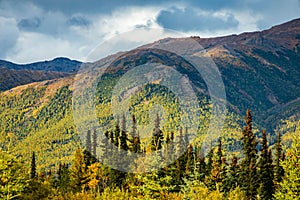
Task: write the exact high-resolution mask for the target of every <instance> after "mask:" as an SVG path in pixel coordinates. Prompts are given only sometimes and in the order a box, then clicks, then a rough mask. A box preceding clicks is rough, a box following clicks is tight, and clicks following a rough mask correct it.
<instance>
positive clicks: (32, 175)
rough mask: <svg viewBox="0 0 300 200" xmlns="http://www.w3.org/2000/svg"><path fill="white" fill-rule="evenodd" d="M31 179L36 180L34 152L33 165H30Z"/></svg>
mask: <svg viewBox="0 0 300 200" xmlns="http://www.w3.org/2000/svg"><path fill="white" fill-rule="evenodd" d="M30 178H31V179H34V178H36V163H35V152H34V151H33V152H32V155H31V165H30Z"/></svg>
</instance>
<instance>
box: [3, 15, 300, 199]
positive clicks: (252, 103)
mask: <svg viewBox="0 0 300 200" xmlns="http://www.w3.org/2000/svg"><path fill="white" fill-rule="evenodd" d="M299 35H300V20H299V19H297V20H293V21H291V22H288V23H286V24H283V25H279V26H276V27H273V28H271V29H269V30H266V31H262V32H254V33H244V34H241V35H231V36H226V37H219V38H207V39H205V38H200V37H192V40H194V41H196V42H198V43H199V44H201V45H202V46H203V48H204V49H203V51H201V53H202V54H203V55H204V56H210V57H211V58H212V59H213V61H214V62H215V63H216V65H217V66H218V68H219V70H220V73H221V78H222V80H223V81H224V86H225V90H226V98H227V99H219V100H221V101H224V102H226V108H227V112H226V113H223V114H224V115H223V116H220V119H219V118H218V119H216V120H215V121H213V122H215V123H216V124H213V123H212V121H211V120H210V118H211V117H215V116H214V115H213V114H212V109H213V108H214V109H218V108H215V107H213V106H214V105H213V103H212V99H211V97H210V96H209V91H208V86H207V85H206V83H205V81H204V79H203V77H201V74H200V73H199V72H197V71H196V70H195V68H194V67H193V65H192V64H191V63H190V62H188V61H187V60H185V59H183V58H182V57H180V56H179V55H177V54H175V53H172V52H166V51H163V50H159V49H155V48H152V49H151V48H148V49H147V47H150V46H151V45H155V44H159V43H164V44H166V45H172V44H174V43H176V42H177V41H178V40H185V39H184V38H181V39H172V38H167V39H162V40H160V41H157V42H154V43H153V44H148V45H145V46H143V47H139V48H137V49H134V50H132V51H129V52H125V53H124V54H122V56H120V57H117V59H115V60H114V62H112V63H111V65H110V66H109V67H108V68H107V70H106V71H105V73H103V74H102V77H101V80H99V81H98V82H97V84H95V91H90V90H84V91H83V92H82V93H80V95H79V97H80V98H79V101H77V100H78V99H75V98H74V93H75V90H76V87H78V85H76V84H74V81H75V82H76V78H77V79H79V78H80V75H81V74H80V70H79V68H80V65H81V63H80V62H77V61H72V60H69V59H64V58H58V59H54V60H53V61H50V62H39V63H33V64H28V65H16V64H13V63H9V62H6V61H1V62H0V64H1V65H0V67H3V68H1V69H2V71H3V74H2V76H1V75H0V78H1V79H0V80H1V82H0V84H1V85H0V90H3V91H1V93H0V198H1V199H231V200H233V199H240V200H241V199H266V200H269V199H299V198H300V193H299V188H300V185H299V181H298V180H299V177H300V163H299V160H300V159H299V157H300V149H299V144H300V135H299V134H300V121H299V108H300V101H299V98H300V85H299V81H300V78H299V77H300V72H299V67H300V66H299V60H300V56H299V50H300V49H299V47H300V37H299ZM189 39H191V38H189ZM178 48H180V47H178ZM116 55H119V54H116ZM101 61H102V60H100V61H97V62H95V63H87V64H85V65H82V66H81V67H87V66H93V67H95V68H97V67H99V65H100V64H101ZM99 63H100V64H99ZM149 63H160V64H162V65H167V66H170V68H171V69H172V70H176V71H178V72H180V73H181V74H182V75H183V76H184V77H186V78H187V79H188V80H189V84H191V86H192V88H193V89H194V90H195V95H196V97H197V98H196V100H197V105H199V107H196V108H194V107H193V110H191V113H199V115H197V117H198V118H197V120H196V121H197V123H196V124H194V125H195V127H196V128H194V129H193V128H190V127H185V126H182V124H181V117H182V107H181V104H180V98H178V97H177V96H176V93H174V91H172V90H171V89H169V88H167V87H166V86H163V85H161V84H160V83H161V81H162V80H161V79H159V78H156V77H154V78H153V77H152V81H151V83H148V84H145V85H142V86H139V87H132V88H130V87H127V86H126V85H121V86H120V87H124V88H122V89H126V90H125V91H126V92H127V91H129V92H128V94H131V95H128V94H127V93H126V92H125V94H124V96H126V95H128V96H130V98H128V113H129V114H128V113H127V115H125V114H124V113H120V115H118V116H115V115H114V113H113V112H114V111H113V109H114V108H113V107H112V105H113V101H112V99H113V98H115V96H113V92H114V89H115V87H116V86H119V85H118V83H119V81H120V80H121V81H122V77H123V76H124V75H125V74H126V72H128V71H130V70H131V69H133V68H134V67H136V66H139V65H143V64H149ZM100 67H101V66H100ZM75 72H78V74H77V76H76V75H75ZM146 75H147V74H146ZM2 77H3V78H2ZM78 77H79V78H78ZM84 80H85V79H84ZM6 81H7V82H6ZM25 83H26V84H25ZM27 83H28V84H27ZM184 83H186V82H184ZM174 84H177V83H174ZM15 86H16V87H15ZM132 91H134V92H132ZM131 92H132V93H131ZM91 93H92V94H93V97H94V99H93V102H92V105H87V106H89V108H90V107H91V108H95V110H94V112H93V114H95V116H96V120H97V123H98V124H99V126H92V125H93V124H92V125H91V126H87V127H84V128H85V131H84V132H83V133H84V134H82V129H81V128H82V127H81V124H78V123H75V122H76V120H77V119H76V117H80V118H81V121H85V120H86V121H88V120H89V117H90V116H86V115H84V114H81V115H75V114H74V112H75V109H74V105H77V104H80V105H85V101H86V99H85V95H87V94H91ZM191 104H192V103H191ZM187 106H190V105H189V104H187ZM185 117H186V118H187V119H189V117H190V118H191V116H185ZM222 117H224V119H225V122H224V126H223V127H222V128H219V127H218V122H219V121H222V119H221V118H222ZM218 120H219V121H218ZM141 127H142V128H141ZM145 127H146V128H145ZM143 128H144V129H143ZM209 128H211V129H213V130H214V131H215V133H216V134H215V135H208V134H207V130H209ZM79 130H80V131H79ZM214 131H213V132H214ZM190 138H194V139H190ZM207 138H208V139H207ZM207 144H208V145H207ZM113 149H117V152H123V155H124V158H122V159H123V160H122V159H119V157H117V155H116V154H115V153H114V151H113ZM122 150H123V151H122ZM178 152H182V154H181V155H180V157H177V155H178ZM137 155H142V156H137ZM149 155H151V157H149ZM162 155H163V156H162ZM127 158H130V159H128V160H125V159H127ZM170 160H171V161H170ZM128 162H129V163H128ZM107 163H114V164H115V165H118V164H119V165H122V164H124V163H126V164H128V165H127V166H126V167H127V168H126V170H127V171H126V170H124V171H119V170H117V169H114V168H113V167H111V166H109V165H108V164H107ZM120 168H122V167H120ZM128 171H130V172H128ZM137 171H139V172H144V173H131V172H137Z"/></svg>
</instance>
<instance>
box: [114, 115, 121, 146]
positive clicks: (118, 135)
mask: <svg viewBox="0 0 300 200" xmlns="http://www.w3.org/2000/svg"><path fill="white" fill-rule="evenodd" d="M120 132H121V130H120V125H119V118H117V121H116V125H115V134H114V136H115V140H114V145H116V147H118V148H119V138H120Z"/></svg>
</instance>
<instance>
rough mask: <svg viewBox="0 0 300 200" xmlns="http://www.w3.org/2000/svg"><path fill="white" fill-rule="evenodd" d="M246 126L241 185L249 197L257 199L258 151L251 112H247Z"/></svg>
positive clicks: (244, 130)
mask: <svg viewBox="0 0 300 200" xmlns="http://www.w3.org/2000/svg"><path fill="white" fill-rule="evenodd" d="M245 123H246V126H245V127H244V129H243V137H242V141H243V152H244V158H243V160H242V163H241V173H240V177H239V178H240V180H239V183H240V185H241V189H242V190H244V191H245V193H246V195H247V197H248V198H249V199H250V200H251V199H255V197H256V194H257V188H258V179H257V168H256V166H257V161H256V160H257V150H256V145H257V141H256V137H255V135H254V134H253V132H252V116H251V112H250V110H247V112H246V117H245Z"/></svg>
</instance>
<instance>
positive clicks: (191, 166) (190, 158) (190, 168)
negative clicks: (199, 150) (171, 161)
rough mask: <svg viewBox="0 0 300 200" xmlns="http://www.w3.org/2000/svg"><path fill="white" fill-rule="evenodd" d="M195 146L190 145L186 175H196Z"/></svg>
mask: <svg viewBox="0 0 300 200" xmlns="http://www.w3.org/2000/svg"><path fill="white" fill-rule="evenodd" d="M194 165H195V162H194V151H193V145H192V144H190V145H189V147H188V150H187V156H186V167H185V174H186V175H188V174H191V173H194V168H195V166H194Z"/></svg>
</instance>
